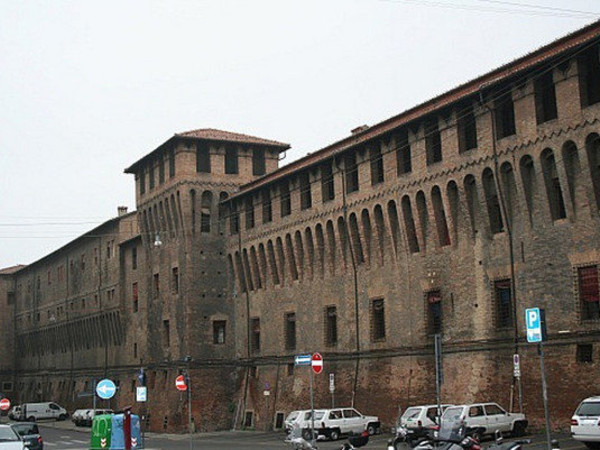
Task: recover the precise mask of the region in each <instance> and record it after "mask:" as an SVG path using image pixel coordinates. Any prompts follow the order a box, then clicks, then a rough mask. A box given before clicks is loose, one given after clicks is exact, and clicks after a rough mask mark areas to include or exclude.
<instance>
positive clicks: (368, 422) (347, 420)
mask: <svg viewBox="0 0 600 450" xmlns="http://www.w3.org/2000/svg"><path fill="white" fill-rule="evenodd" d="M315 419H316V416H315ZM319 422H320V427H319V428H318V434H323V435H325V437H327V438H329V439H331V440H332V441H335V440H337V439H339V438H340V436H341V435H342V434H360V433H362V432H363V431H365V430H367V431H368V432H369V434H370V435H373V434H375V433H378V432H379V429H380V427H381V422H380V421H379V418H378V417H376V416H365V415H363V414H361V413H359V412H358V411H357V410H356V409H354V408H334V409H325V410H323V417H322V419H320V420H319ZM315 426H316V425H315Z"/></svg>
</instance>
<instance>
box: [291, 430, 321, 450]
mask: <svg viewBox="0 0 600 450" xmlns="http://www.w3.org/2000/svg"><path fill="white" fill-rule="evenodd" d="M309 434H310V433H309ZM283 442H285V443H286V444H289V445H290V447H291V448H293V449H294V450H318V447H317V446H316V444H315V445H313V444H312V442H311V441H309V440H307V439H304V437H303V433H302V428H300V426H299V425H298V424H294V427H293V428H292V429H291V430H290V432H289V433H288V435H287V437H286V438H285V440H284V441H283Z"/></svg>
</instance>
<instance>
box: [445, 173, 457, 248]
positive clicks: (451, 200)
mask: <svg viewBox="0 0 600 450" xmlns="http://www.w3.org/2000/svg"><path fill="white" fill-rule="evenodd" d="M446 193H447V195H448V207H449V208H450V217H451V218H452V224H453V233H452V237H453V241H454V245H456V242H457V239H458V208H459V200H458V186H457V184H456V182H455V181H454V180H450V181H449V182H448V185H447V186H446Z"/></svg>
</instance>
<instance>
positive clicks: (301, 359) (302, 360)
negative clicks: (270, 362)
mask: <svg viewBox="0 0 600 450" xmlns="http://www.w3.org/2000/svg"><path fill="white" fill-rule="evenodd" d="M311 358H312V357H311V355H296V356H295V357H294V365H296V366H310V364H311Z"/></svg>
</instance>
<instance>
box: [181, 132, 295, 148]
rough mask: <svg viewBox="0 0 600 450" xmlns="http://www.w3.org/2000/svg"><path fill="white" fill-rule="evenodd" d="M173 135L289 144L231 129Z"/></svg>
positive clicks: (226, 140) (278, 145)
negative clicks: (234, 131) (235, 131)
mask: <svg viewBox="0 0 600 450" xmlns="http://www.w3.org/2000/svg"><path fill="white" fill-rule="evenodd" d="M175 136H179V137H184V138H196V139H206V140H208V141H223V142H241V143H244V144H259V145H272V146H275V147H282V148H285V149H288V148H290V144H285V143H283V142H278V141H273V140H271V139H263V138H259V137H255V136H248V135H247V134H241V133H232V132H231V131H222V130H215V129H214V128H202V129H199V130H191V131H184V132H183V133H175Z"/></svg>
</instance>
